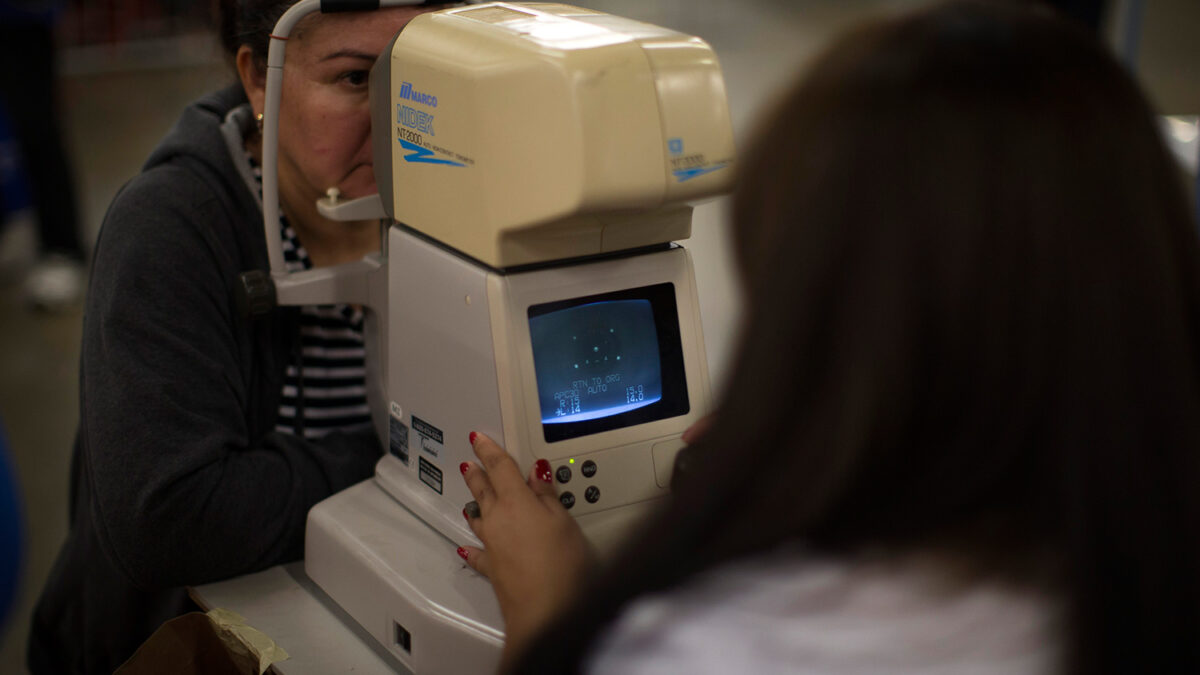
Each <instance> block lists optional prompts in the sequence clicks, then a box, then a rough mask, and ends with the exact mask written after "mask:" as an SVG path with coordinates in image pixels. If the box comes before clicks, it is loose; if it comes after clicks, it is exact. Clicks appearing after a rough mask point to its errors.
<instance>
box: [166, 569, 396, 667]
mask: <svg viewBox="0 0 1200 675" xmlns="http://www.w3.org/2000/svg"><path fill="white" fill-rule="evenodd" d="M189 590H190V592H191V595H192V598H193V599H195V601H196V603H197V604H199V605H200V606H201V607H202V608H203V609H204V610H205V611H208V610H210V609H215V608H222V609H227V610H230V611H233V612H237V613H238V614H240V615H241V616H242V617H244V618H245V619H246V624H247V625H249V626H252V627H253V628H256V629H258V630H260V631H262V632H263V633H265V634H266V635H267V636H268V637H270V638H271V639H272V640H274V641H275V644H277V645H279V646H280V647H283V649H284V650H286V651H287V653H288V657H289V658H287V659H286V660H284V661H280V662H278V663H276V664H274V665H273V666H272V668H273V669H274V671H275V672H277V673H279V675H331V674H335V673H354V674H355V675H394V674H396V673H401V674H403V675H411V672H410V671H409V670H408V669H406V668H405V667H404V666H403V664H401V663H400V662H399V661H398V660H396V658H395V657H393V656H391V655H390V654H388V653H387V652H386V651H385V650H384V649H383V648H382V647H380V646H379V645H377V644H376V643H375V640H374V639H373V638H372V637H371V636H370V635H369V634H367V633H366V631H364V630H363V629H362V628H360V627H359V625H358V624H357V623H356V622H355V621H354V619H352V618H351V617H350V616H349V615H348V614H346V613H345V612H344V611H343V610H342V609H341V608H340V607H338V606H337V604H336V603H334V601H333V600H332V599H330V598H329V596H328V595H326V594H325V592H324V591H322V590H321V589H320V588H319V587H318V586H317V585H316V584H315V583H313V581H312V580H311V579H309V578H308V577H307V576H306V575H305V574H304V563H303V562H295V563H289V564H287V565H279V566H276V567H272V568H270V569H268V570H264V571H262V572H257V573H255V574H247V575H245V576H241V577H237V578H234V579H228V580H226V581H219V582H216V583H212V584H205V585H203V586H195V587H192V588H191V589H189Z"/></svg>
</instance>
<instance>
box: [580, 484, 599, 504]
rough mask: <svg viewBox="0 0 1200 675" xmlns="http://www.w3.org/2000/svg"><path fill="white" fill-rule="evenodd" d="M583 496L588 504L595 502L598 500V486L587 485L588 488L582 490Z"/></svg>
mask: <svg viewBox="0 0 1200 675" xmlns="http://www.w3.org/2000/svg"><path fill="white" fill-rule="evenodd" d="M583 498H584V499H586V500H588V503H589V504H595V503H596V502H598V501H600V488H598V487H596V486H595V485H591V486H589V487H588V489H587V490H585V491H584V493H583Z"/></svg>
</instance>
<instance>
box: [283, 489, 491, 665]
mask: <svg viewBox="0 0 1200 675" xmlns="http://www.w3.org/2000/svg"><path fill="white" fill-rule="evenodd" d="M457 545H458V544H457V543H456V542H451V541H450V540H448V539H446V538H445V537H443V536H442V535H441V534H439V533H438V532H437V531H435V530H434V529H432V528H430V527H429V526H428V525H426V524H425V523H424V522H422V521H421V520H420V519H419V518H417V517H416V516H414V515H413V514H412V513H411V512H409V511H408V510H407V509H405V508H404V507H403V506H401V505H400V504H399V503H398V502H397V501H396V500H394V499H392V497H390V496H389V495H388V494H387V493H386V492H384V491H383V490H382V489H381V488H380V487H379V486H378V485H376V483H375V481H374V480H373V479H370V480H366V481H363V482H362V483H359V484H358V485H355V486H353V487H351V488H349V489H346V490H343V491H342V492H339V493H338V494H336V495H333V496H332V497H330V498H328V499H326V500H325V501H323V502H321V503H319V504H317V505H316V506H314V507H313V508H312V510H311V511H309V514H308V529H307V531H306V536H305V545H304V548H305V552H304V571H305V573H307V574H308V576H309V577H310V578H311V579H312V580H313V581H315V582H316V583H317V585H319V586H320V587H321V589H322V590H324V591H325V592H326V593H327V594H329V596H330V597H331V598H333V599H334V601H336V602H337V603H338V604H339V605H341V607H342V608H343V609H344V610H346V612H347V613H348V614H350V616H352V617H353V618H354V620H355V621H357V622H358V623H359V625H361V626H362V627H363V628H364V629H365V630H366V631H367V632H368V633H370V634H371V636H372V637H374V638H375V639H376V640H377V641H379V643H380V644H381V645H383V647H384V649H386V650H387V651H388V652H389V653H391V654H392V655H394V656H395V657H396V658H397V659H398V660H399V661H400V662H401V663H402V664H404V665H405V666H407V667H408V668H410V669H411V670H412V671H413V672H414V673H416V674H417V675H436V674H437V673H452V674H458V673H487V672H495V670H496V667H497V665H498V664H499V662H500V650H501V648H502V647H503V645H504V629H503V626H504V623H503V621H502V619H501V616H500V608H499V606H498V605H497V603H496V597H495V594H494V593H493V591H492V586H491V583H490V582H488V580H487V579H485V578H484V577H482V576H480V575H479V574H477V573H476V572H475V571H474V570H472V569H471V568H469V567H467V566H466V564H465V563H463V562H462V560H460V559H459V558H458V557H457V555H456V554H455V549H456V548H457Z"/></svg>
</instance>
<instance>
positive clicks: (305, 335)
mask: <svg viewBox="0 0 1200 675" xmlns="http://www.w3.org/2000/svg"><path fill="white" fill-rule="evenodd" d="M280 221H281V222H280V226H281V227H282V230H283V257H284V262H285V263H286V264H287V268H288V271H289V272H296V271H301V270H307V269H311V268H312V262H311V261H310V260H309V257H308V252H307V251H305V250H304V246H302V245H301V244H300V241H299V239H298V238H297V237H296V233H295V231H293V230H292V228H291V226H290V225H288V224H287V222H286V219H284V218H283V217H282V216H281V217H280ZM365 356H366V350H365V347H364V345H363V313H362V309H361V308H358V307H352V306H350V305H314V306H305V307H301V308H300V350H299V354H296V353H293V354H292V357H291V362H290V363H288V366H287V372H286V373H285V374H284V379H283V392H282V397H281V398H280V400H279V419H278V421H277V422H276V423H275V429H276V430H278V431H283V432H288V433H293V434H296V435H297V436H300V435H303V436H304V437H305V438H318V437H320V436H324V435H325V434H327V433H329V432H330V431H335V430H342V431H353V430H360V429H366V428H369V427H370V426H371V411H370V410H369V409H368V407H367V387H366V372H367V371H366V364H365Z"/></svg>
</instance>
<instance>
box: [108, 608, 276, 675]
mask: <svg viewBox="0 0 1200 675" xmlns="http://www.w3.org/2000/svg"><path fill="white" fill-rule="evenodd" d="M286 658H287V652H285V651H283V649H282V648H280V647H279V646H278V645H276V644H275V643H274V642H273V641H272V640H271V639H270V638H268V637H267V636H266V635H264V634H263V633H262V632H260V631H258V630H255V629H254V628H251V627H250V626H247V625H246V624H245V621H244V620H243V619H242V617H240V616H238V615H237V614H235V613H233V612H229V611H227V610H221V609H214V610H212V611H211V612H209V613H208V614H201V613H200V612H191V613H189V614H184V615H183V616H179V617H176V618H174V619H171V620H170V621H167V622H166V623H164V624H163V625H162V626H160V627H159V628H158V630H156V631H154V634H153V635H151V636H150V638H149V639H147V640H146V641H145V642H144V643H142V646H141V647H139V648H138V650H137V651H136V652H135V653H134V655H133V656H131V657H130V658H129V660H128V661H126V662H125V663H124V664H122V665H121V667H120V668H118V669H117V671H116V672H115V673H114V675H160V674H161V673H174V674H177V675H212V674H214V673H221V674H225V673H228V674H230V675H262V673H263V672H265V671H266V669H267V668H269V667H270V666H271V664H272V663H275V662H276V661H282V660H283V659H286Z"/></svg>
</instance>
